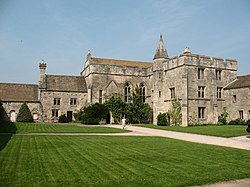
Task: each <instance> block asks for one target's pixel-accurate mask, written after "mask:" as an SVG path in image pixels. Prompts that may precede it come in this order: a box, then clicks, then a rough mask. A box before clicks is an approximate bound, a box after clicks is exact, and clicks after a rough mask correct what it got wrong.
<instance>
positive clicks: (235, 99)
mask: <svg viewBox="0 0 250 187" xmlns="http://www.w3.org/2000/svg"><path fill="white" fill-rule="evenodd" d="M232 101H233V103H236V101H237V97H236V95H233V98H232Z"/></svg>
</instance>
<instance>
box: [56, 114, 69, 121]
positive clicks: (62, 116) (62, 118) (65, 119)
mask: <svg viewBox="0 0 250 187" xmlns="http://www.w3.org/2000/svg"><path fill="white" fill-rule="evenodd" d="M58 121H59V123H68V122H69V121H68V118H67V117H66V115H65V114H63V115H61V116H59V120H58Z"/></svg>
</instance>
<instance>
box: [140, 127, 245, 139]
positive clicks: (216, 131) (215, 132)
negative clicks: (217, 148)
mask: <svg viewBox="0 0 250 187" xmlns="http://www.w3.org/2000/svg"><path fill="white" fill-rule="evenodd" d="M137 126H140V127H148V128H153V129H162V130H169V131H178V132H187V133H193V134H203V135H210V136H220V137H228V138H229V137H235V136H243V135H249V133H247V132H246V128H247V126H243V125H223V126H215V125H210V126H209V125H207V126H189V127H179V126H157V125H148V124H145V125H144V124H143V125H137Z"/></svg>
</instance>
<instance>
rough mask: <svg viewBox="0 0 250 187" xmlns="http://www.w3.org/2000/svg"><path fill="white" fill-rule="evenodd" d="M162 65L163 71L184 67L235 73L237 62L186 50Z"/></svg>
mask: <svg viewBox="0 0 250 187" xmlns="http://www.w3.org/2000/svg"><path fill="white" fill-rule="evenodd" d="M163 64H164V70H169V69H173V68H177V67H179V66H183V65H186V66H197V67H204V68H215V69H222V70H223V69H227V70H232V71H237V61H236V60H234V59H223V58H218V57H210V56H205V55H199V54H193V53H191V52H190V51H189V52H187V49H185V51H184V53H183V54H180V55H179V56H175V57H173V58H170V59H169V61H168V62H166V63H163Z"/></svg>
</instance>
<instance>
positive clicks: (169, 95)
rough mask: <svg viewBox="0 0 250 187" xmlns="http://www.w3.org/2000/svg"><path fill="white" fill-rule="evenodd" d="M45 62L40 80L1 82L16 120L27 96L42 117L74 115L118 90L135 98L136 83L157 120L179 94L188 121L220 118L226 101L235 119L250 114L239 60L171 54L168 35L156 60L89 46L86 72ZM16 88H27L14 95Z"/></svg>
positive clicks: (248, 79) (247, 83)
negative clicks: (95, 53)
mask: <svg viewBox="0 0 250 187" xmlns="http://www.w3.org/2000/svg"><path fill="white" fill-rule="evenodd" d="M39 68H40V81H39V84H38V85H26V84H22V85H21V84H8V83H1V84H0V98H1V99H2V101H3V103H4V107H5V109H6V112H7V113H8V114H9V116H10V117H11V116H12V117H11V119H12V120H14V117H13V116H14V113H13V112H16V111H18V108H19V107H20V104H21V103H22V102H23V101H26V102H27V103H28V106H29V107H30V109H31V111H32V113H33V116H34V118H35V119H36V120H37V121H43V122H55V121H57V119H58V116H59V115H61V114H66V115H67V117H68V119H69V120H72V118H73V117H72V114H73V113H75V112H77V111H79V110H80V109H81V108H82V107H84V106H87V105H89V104H91V103H96V102H99V103H103V102H104V101H105V100H106V99H107V98H108V97H109V96H110V95H112V94H115V93H116V94H119V95H121V96H122V98H123V99H124V101H125V102H131V96H132V92H133V91H134V89H135V87H136V85H138V86H139V88H140V90H141V94H142V95H141V97H142V98H143V100H144V101H145V102H147V103H149V105H150V106H151V107H152V108H153V118H154V119H153V123H154V124H156V118H157V115H158V114H159V113H163V112H167V111H168V110H169V109H170V108H171V105H172V104H171V101H172V100H173V99H176V98H178V99H179V100H180V102H181V106H182V126H187V125H188V124H195V123H216V122H217V119H218V116H219V115H220V114H221V113H222V112H223V108H224V107H226V108H227V110H228V112H229V117H230V119H235V118H242V119H244V120H247V119H249V118H250V92H249V89H250V75H247V76H239V77H237V61H236V60H232V59H222V58H214V57H209V56H205V55H199V54H193V53H191V51H190V49H189V48H186V49H185V50H184V52H183V54H180V55H178V56H175V57H169V56H168V52H167V50H166V48H165V45H164V42H163V39H162V36H160V40H159V43H158V46H157V49H156V52H155V55H154V57H153V62H138V61H128V60H115V59H105V58H96V57H92V56H91V53H90V52H88V53H87V56H86V62H85V65H84V68H83V70H82V71H81V73H80V76H64V75H47V74H45V70H46V64H45V63H44V62H42V63H40V65H39ZM18 85H19V87H18ZM26 87H29V89H31V88H32V89H33V92H32V91H31V90H28V89H26ZM15 89H16V90H18V89H23V91H21V92H19V93H18V94H17V95H15V93H17V92H15V91H14V92H13V95H12V96H11V95H10V96H11V97H9V96H8V93H11V90H15ZM24 95H26V96H25V97H24ZM8 97H9V98H8ZM26 97H27V98H26ZM31 98H32V99H31ZM17 103H18V104H17ZM11 111H12V112H11ZM108 123H109V121H108Z"/></svg>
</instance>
